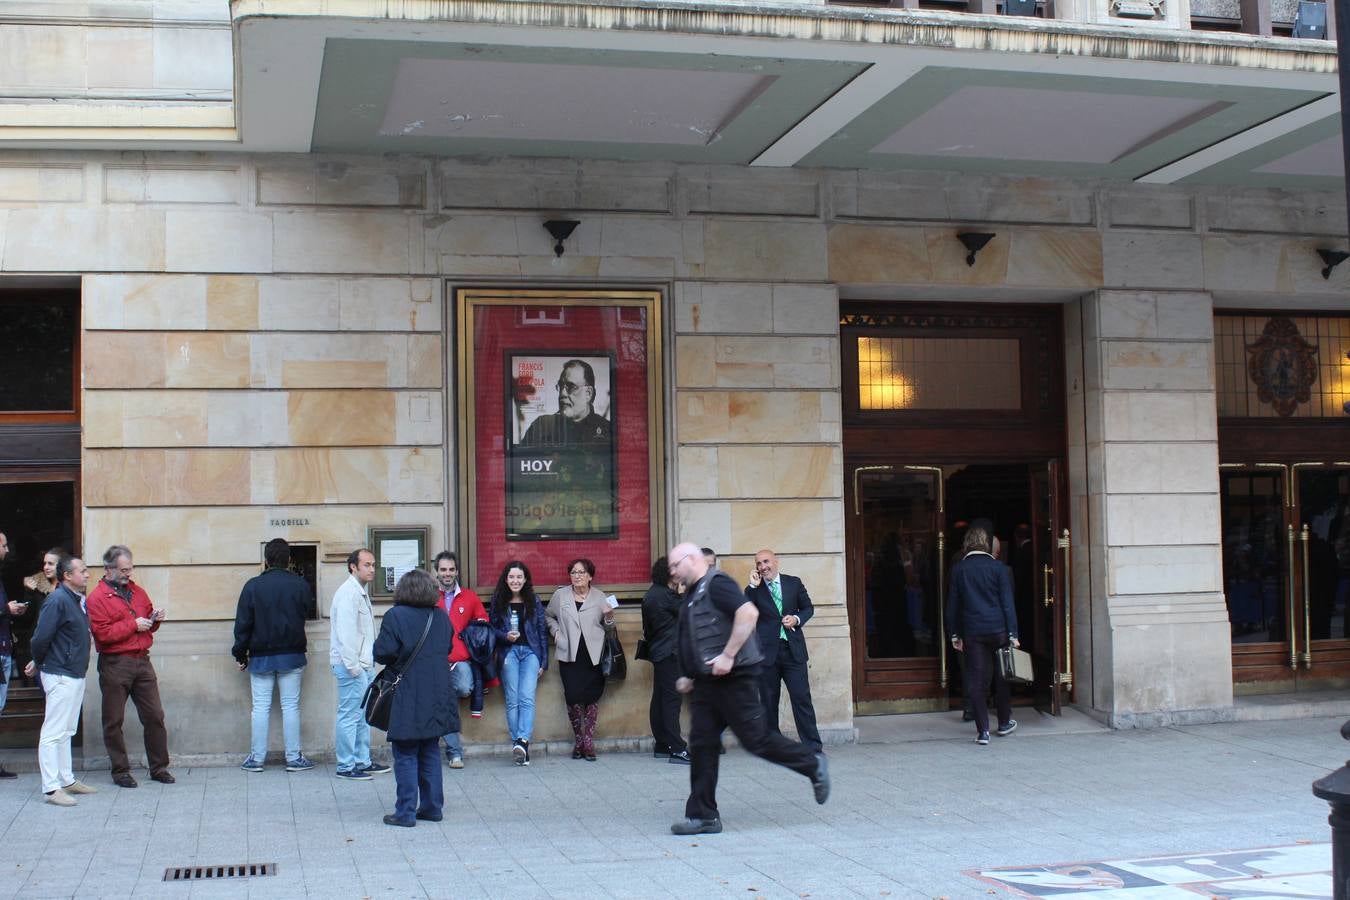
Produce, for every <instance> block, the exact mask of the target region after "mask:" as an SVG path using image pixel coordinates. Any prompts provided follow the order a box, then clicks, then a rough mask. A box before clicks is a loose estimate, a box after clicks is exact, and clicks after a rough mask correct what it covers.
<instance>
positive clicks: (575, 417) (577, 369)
mask: <svg viewBox="0 0 1350 900" xmlns="http://www.w3.org/2000/svg"><path fill="white" fill-rule="evenodd" d="M510 368H511V373H510V378H511V382H512V383H511V386H510V387H511V394H512V410H511V415H512V417H513V420H514V421H513V422H512V423H511V426H512V427H511V428H510V429H509V433H510V434H511V435H513V436H517V435H518V436H519V437H518V439H517V440H515V441H514V442H513V444H512V447H511V452H510V454H509V459H508V463H507V465H508V471H509V487H510V490H509V493H508V496H507V510H506V513H507V514H506V523H507V532H508V534H509V535H512V536H521V537H525V536H533V537H540V538H544V537H554V536H558V537H561V536H575V535H587V536H601V535H606V534H613V533H615V532H616V529H617V518H616V504H615V496H614V433H613V414H614V395H613V385H614V378H613V361H612V359H611V358H609V357H608V356H582V355H576V356H569V357H562V356H512V357H511V366H510ZM554 372H556V373H557V377H556V378H550V377H549V375H550V374H551V373H554Z"/></svg>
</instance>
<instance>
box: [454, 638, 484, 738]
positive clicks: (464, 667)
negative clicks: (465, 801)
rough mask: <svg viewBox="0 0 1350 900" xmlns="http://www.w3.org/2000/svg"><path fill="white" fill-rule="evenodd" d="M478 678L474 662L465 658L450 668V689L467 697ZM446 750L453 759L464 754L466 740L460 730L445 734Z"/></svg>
mask: <svg viewBox="0 0 1350 900" xmlns="http://www.w3.org/2000/svg"><path fill="white" fill-rule="evenodd" d="M476 681H478V679H477V678H476V677H475V676H474V671H473V663H471V662H469V661H468V660H465V661H464V662H457V663H455V666H454V668H452V669H451V670H450V691H451V693H453V694H454V695H455V697H456V698H459V697H467V696H469V695H470V694H472V693H474V683H475V682H476ZM481 691H482V688H481V687H480V688H479V693H478V694H476V696H477V698H478V703H479V708H480V709H481V708H482V702H483V695H482V693H481ZM445 752H446V754H447V755H448V756H450V757H451V758H452V759H453V758H454V757H456V756H463V755H464V741H463V740H461V739H460V736H459V732H458V731H452V732H450V733H449V734H447V735H446V736H445Z"/></svg>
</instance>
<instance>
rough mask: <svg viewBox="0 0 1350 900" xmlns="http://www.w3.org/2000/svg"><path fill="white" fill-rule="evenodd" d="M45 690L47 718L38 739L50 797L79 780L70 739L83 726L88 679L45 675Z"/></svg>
mask: <svg viewBox="0 0 1350 900" xmlns="http://www.w3.org/2000/svg"><path fill="white" fill-rule="evenodd" d="M42 689H43V690H44V691H46V692H47V714H46V715H45V716H44V717H43V719H42V734H41V736H40V737H39V738H38V768H40V769H41V770H42V792H43V793H44V794H50V793H51V792H52V791H54V790H56V789H57V788H63V787H65V786H66V785H68V784H70V783H71V782H72V781H74V780H75V773H74V772H73V771H72V770H71V767H70V739H71V738H72V737H74V736H75V729H76V728H77V727H78V726H79V724H80V707H81V706H83V705H84V679H83V678H71V677H70V676H69V675H53V674H52V673H50V672H43V673H42Z"/></svg>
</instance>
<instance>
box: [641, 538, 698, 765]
mask: <svg viewBox="0 0 1350 900" xmlns="http://www.w3.org/2000/svg"><path fill="white" fill-rule="evenodd" d="M679 624H680V597H679V595H678V594H676V593H675V590H674V588H673V587H672V584H671V578H670V566H669V565H668V564H667V562H666V558H665V557H664V556H658V557H657V558H656V560H655V561H653V562H652V586H651V587H649V588H647V593H646V594H644V595H643V597H642V637H643V640H645V641H646V642H647V658H648V659H649V660H650V661H651V664H652V702H651V706H650V708H649V709H648V713H647V715H648V718H649V720H650V721H651V726H652V737H654V738H656V750H655V751H654V753H653V755H654V756H656V758H658V759H661V758H663V757H669V758H670V761H671V762H673V763H683V764H684V765H689V761H690V760H689V748H688V747H687V746H686V745H685V743H684V738H682V737H680V695H679V693H678V692H677V691H676V690H675V680H676V679H677V678H679V677H680V666H679V663H677V662H676V661H675V630H676V628H677V626H678V625H679Z"/></svg>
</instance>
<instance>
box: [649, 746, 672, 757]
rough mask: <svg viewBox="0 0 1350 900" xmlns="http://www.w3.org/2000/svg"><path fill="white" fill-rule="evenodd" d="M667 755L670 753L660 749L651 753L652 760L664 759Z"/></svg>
mask: <svg viewBox="0 0 1350 900" xmlns="http://www.w3.org/2000/svg"><path fill="white" fill-rule="evenodd" d="M669 755H670V751H669V750H665V749H663V748H661V747H657V748H656V749H655V750H653V751H652V759H665V758H666V757H667V756H669Z"/></svg>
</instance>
